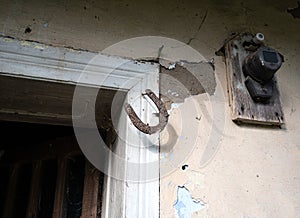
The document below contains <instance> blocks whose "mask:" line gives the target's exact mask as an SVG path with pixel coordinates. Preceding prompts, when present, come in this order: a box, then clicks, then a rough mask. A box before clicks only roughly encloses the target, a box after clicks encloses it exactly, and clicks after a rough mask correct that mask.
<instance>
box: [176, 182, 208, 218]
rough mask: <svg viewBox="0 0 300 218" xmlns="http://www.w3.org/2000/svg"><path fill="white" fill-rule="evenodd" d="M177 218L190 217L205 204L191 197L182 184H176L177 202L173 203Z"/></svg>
mask: <svg viewBox="0 0 300 218" xmlns="http://www.w3.org/2000/svg"><path fill="white" fill-rule="evenodd" d="M174 208H175V209H176V211H177V215H178V217H179V218H190V217H192V214H193V213H194V212H196V211H199V210H202V209H204V208H205V204H204V203H203V202H200V201H196V200H195V199H193V198H192V196H191V194H190V192H189V191H188V190H187V189H186V188H185V187H184V186H178V190H177V202H176V203H175V205H174Z"/></svg>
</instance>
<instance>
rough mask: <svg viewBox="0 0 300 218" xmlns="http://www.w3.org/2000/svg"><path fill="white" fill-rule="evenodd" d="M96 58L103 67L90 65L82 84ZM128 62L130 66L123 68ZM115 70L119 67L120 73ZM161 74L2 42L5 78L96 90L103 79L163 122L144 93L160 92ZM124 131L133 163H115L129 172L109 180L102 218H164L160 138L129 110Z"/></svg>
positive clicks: (109, 59)
mask: <svg viewBox="0 0 300 218" xmlns="http://www.w3.org/2000/svg"><path fill="white" fill-rule="evenodd" d="M95 56H97V58H98V59H99V60H100V62H97V63H100V64H94V65H92V66H90V67H89V68H88V70H86V71H85V74H86V77H85V78H83V79H81V80H80V84H78V78H79V77H80V76H81V73H82V71H83V70H84V69H85V67H86V66H87V65H89V63H90V60H91V59H93V58H94V57H95ZM124 61H126V62H127V64H125V65H122V66H119V65H120V64H119V63H122V62H124ZM115 66H119V67H118V69H117V70H116V69H115ZM108 73H109V76H108ZM158 74H159V66H158V65H156V64H153V63H141V62H137V61H134V60H126V59H124V58H120V57H114V56H107V55H103V54H99V53H93V52H88V51H78V50H72V49H68V48H59V47H54V46H48V45H44V44H40V43H36V42H28V41H19V40H15V39H11V38H0V76H10V77H18V78H20V77H21V78H28V79H32V80H44V81H50V82H55V83H62V84H73V85H81V86H88V87H96V88H98V87H99V80H100V81H102V82H101V87H105V88H107V89H112V90H116V89H122V90H124V91H127V92H128V95H127V100H128V103H130V104H131V105H132V106H133V108H134V109H135V111H136V113H137V115H139V116H140V117H141V119H142V120H143V121H144V122H148V123H151V122H158V118H157V117H156V118H155V116H153V115H152V113H153V112H154V109H153V108H155V106H154V104H153V103H151V102H150V101H147V100H145V99H144V98H143V97H142V95H141V94H142V92H144V91H145V89H151V90H152V91H153V92H154V93H155V94H156V95H158V94H159V86H158V79H159V75H158ZM0 89H1V87H0ZM0 112H1V111H0ZM118 132H119V133H120V134H121V135H122V140H118V141H117V145H116V152H117V153H118V152H119V153H120V154H123V155H124V157H125V159H126V160H128V161H127V162H126V164H125V166H122V167H119V166H118V164H117V163H114V161H113V160H110V163H109V168H110V169H109V170H111V171H116V172H118V171H119V172H120V173H121V174H124V178H123V180H116V179H114V178H111V177H108V176H107V177H106V178H105V185H106V188H105V190H104V196H105V197H104V199H103V207H102V217H109V218H110V217H143V218H147V217H159V147H158V144H159V135H158V134H153V135H151V137H149V136H147V135H145V134H143V133H141V132H139V131H138V130H137V129H135V127H134V126H133V125H132V124H131V122H130V120H129V118H128V116H127V115H126V113H125V112H124V110H122V113H121V115H120V121H119V124H118ZM128 142H130V143H128ZM148 162H150V163H152V164H151V166H150V167H147V164H146V165H143V167H140V168H139V167H137V168H132V167H131V166H133V165H134V166H139V165H141V163H148ZM127 163H128V164H127ZM121 171H122V172H121ZM124 172H125V173H124ZM137 180H138V181H137ZM139 180H140V181H139ZM145 180H151V182H149V181H147V182H145Z"/></svg>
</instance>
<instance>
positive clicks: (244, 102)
mask: <svg viewBox="0 0 300 218" xmlns="http://www.w3.org/2000/svg"><path fill="white" fill-rule="evenodd" d="M249 37H250V36H249V35H239V36H237V37H235V38H234V39H232V40H230V41H229V42H228V43H227V44H226V45H225V57H226V68H227V69H226V71H227V81H228V91H229V100H230V105H231V112H232V120H233V121H235V122H237V123H247V124H262V125H274V126H280V125H282V124H284V115H283V112H282V108H281V103H280V93H279V89H278V85H277V78H276V75H275V77H274V78H273V80H274V82H275V86H274V89H273V96H272V98H271V99H270V101H269V103H268V104H262V103H255V102H254V101H253V100H252V98H251V96H250V94H249V93H248V90H247V88H246V86H245V85H244V84H245V77H244V74H243V72H242V61H243V59H244V58H245V57H246V56H247V55H248V54H249V53H250V52H249V51H246V50H245V49H244V47H243V42H244V41H245V40H249Z"/></svg>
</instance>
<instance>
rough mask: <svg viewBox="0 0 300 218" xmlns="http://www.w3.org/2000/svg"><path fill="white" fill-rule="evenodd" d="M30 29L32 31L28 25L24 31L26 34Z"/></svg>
mask: <svg viewBox="0 0 300 218" xmlns="http://www.w3.org/2000/svg"><path fill="white" fill-rule="evenodd" d="M31 31H32V29H31V28H30V27H29V26H28V27H26V29H25V31H24V33H26V34H27V33H31Z"/></svg>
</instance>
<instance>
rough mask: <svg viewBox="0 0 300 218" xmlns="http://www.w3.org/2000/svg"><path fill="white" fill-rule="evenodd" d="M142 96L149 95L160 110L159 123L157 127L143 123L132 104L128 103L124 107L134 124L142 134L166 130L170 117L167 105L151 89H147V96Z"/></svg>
mask: <svg viewBox="0 0 300 218" xmlns="http://www.w3.org/2000/svg"><path fill="white" fill-rule="evenodd" d="M142 95H147V96H148V97H149V98H150V99H151V100H152V101H153V102H154V104H155V105H156V107H157V108H158V110H159V123H158V124H157V125H156V126H150V125H149V124H148V123H147V124H145V123H143V121H141V119H140V118H139V117H138V116H137V115H136V113H135V111H134V110H133V108H132V107H131V105H130V104H128V103H126V104H125V106H124V107H125V110H126V113H127V114H128V116H129V118H130V120H131V122H132V124H133V125H134V126H135V127H136V128H137V129H139V130H140V131H141V132H143V133H145V134H149V135H151V134H153V133H156V132H158V131H161V130H163V129H164V128H165V126H166V125H167V122H168V117H169V115H168V112H167V109H166V107H165V104H164V103H163V102H162V101H161V100H160V99H159V98H158V97H157V96H156V95H155V94H154V93H153V92H152V91H151V90H150V89H146V90H145V94H142Z"/></svg>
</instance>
